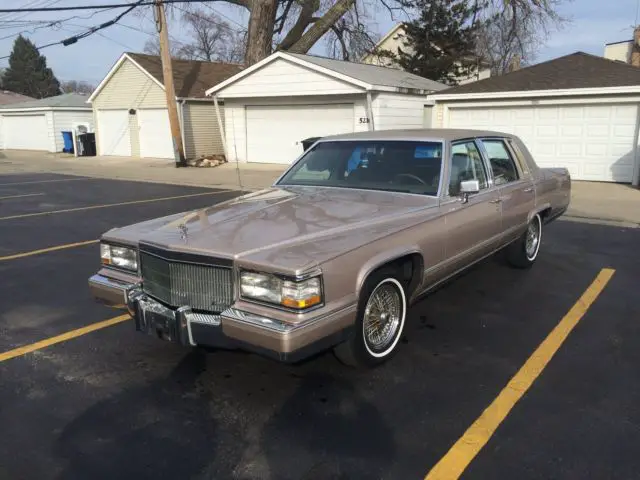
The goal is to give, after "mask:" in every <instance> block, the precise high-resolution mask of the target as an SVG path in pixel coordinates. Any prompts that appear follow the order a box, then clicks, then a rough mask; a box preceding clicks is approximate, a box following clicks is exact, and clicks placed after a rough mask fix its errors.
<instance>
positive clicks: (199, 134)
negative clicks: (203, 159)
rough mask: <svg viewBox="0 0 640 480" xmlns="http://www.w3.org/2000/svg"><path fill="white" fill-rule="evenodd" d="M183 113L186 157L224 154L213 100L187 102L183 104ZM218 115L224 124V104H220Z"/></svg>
mask: <svg viewBox="0 0 640 480" xmlns="http://www.w3.org/2000/svg"><path fill="white" fill-rule="evenodd" d="M178 105H179V104H178ZM183 115H184V117H183V132H184V147H185V155H186V157H187V158H198V157H200V156H202V155H222V154H224V148H223V146H222V135H221V132H220V129H219V127H218V119H217V117H216V110H215V107H214V105H213V102H209V101H207V102H187V103H186V104H185V105H184V111H183ZM220 115H221V117H222V122H223V125H224V121H225V120H224V118H225V107H224V105H220Z"/></svg>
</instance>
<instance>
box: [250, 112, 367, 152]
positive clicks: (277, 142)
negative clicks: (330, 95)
mask: <svg viewBox="0 0 640 480" xmlns="http://www.w3.org/2000/svg"><path fill="white" fill-rule="evenodd" d="M353 124H354V113H353V104H335V105H331V104H329V105H327V104H324V105H281V106H275V105H271V106H259V107H258V106H247V160H248V161H249V162H261V163H291V162H293V161H294V160H295V159H296V158H297V157H298V156H300V154H301V153H302V144H301V143H299V142H300V140H304V139H305V138H309V137H319V136H323V135H333V134H336V133H349V132H353Z"/></svg>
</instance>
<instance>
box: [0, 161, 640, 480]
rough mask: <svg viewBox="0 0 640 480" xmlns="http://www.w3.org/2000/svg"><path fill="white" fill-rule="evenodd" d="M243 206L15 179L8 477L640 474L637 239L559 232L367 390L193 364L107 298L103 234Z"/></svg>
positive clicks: (592, 229)
mask: <svg viewBox="0 0 640 480" xmlns="http://www.w3.org/2000/svg"><path fill="white" fill-rule="evenodd" d="M237 193H238V192H236V191H231V192H230V191H225V190H224V189H218V190H214V189H204V188H194V187H185V186H171V185H161V184H151V183H138V182H131V181H118V180H107V179H95V178H82V177H77V176H64V175H54V174H39V173H38V174H36V173H32V174H14V175H4V176H0V197H3V198H0V231H1V232H2V234H1V235H0V292H2V295H1V296H0V312H2V313H0V332H1V334H0V378H2V387H0V405H2V407H1V408H0V423H1V424H2V431H3V435H2V440H0V478H39V479H49V478H51V479H58V478H60V479H62V478H64V479H74V478H78V479H80V478H82V479H87V478H91V479H101V478H105V479H107V478H108V479H112V478H198V479H205V478H211V479H226V478H236V479H301V478H304V479H334V478H335V479H338V478H340V479H358V478H363V479H365V478H366V479H371V478H385V479H387V478H388V479H397V478H402V479H412V478H416V479H418V478H424V477H425V475H429V476H428V477H427V478H458V477H459V476H460V474H461V475H462V478H473V479H475V478H491V479H494V478H520V479H528V478H563V479H579V480H584V479H588V478H593V479H601V478H620V479H628V478H635V477H636V476H637V472H638V471H639V470H640V460H639V459H638V456H637V448H636V445H638V443H640V428H639V427H640V425H639V423H640V408H639V407H638V405H640V387H638V381H637V379H638V365H640V340H639V339H640V324H639V323H638V321H637V319H638V318H640V305H638V302H637V278H638V274H637V272H638V271H639V270H640V256H638V254H637V246H638V244H640V229H628V228H621V227H611V226H603V225H593V224H586V223H575V222H568V221H557V222H554V223H553V224H551V225H549V227H548V228H547V229H546V231H545V235H544V236H543V243H542V250H541V254H540V257H539V259H538V262H537V263H536V265H535V266H534V267H533V268H532V269H531V270H529V271H520V270H514V269H511V268H508V267H507V266H506V265H505V264H504V262H503V261H502V259H501V258H500V256H496V257H494V258H491V259H489V260H487V261H485V262H483V263H481V264H479V265H477V266H476V267H475V268H473V269H472V270H471V271H470V272H468V273H467V274H466V275H464V276H462V277H460V278H458V279H456V280H455V281H453V282H451V283H449V284H448V285H446V286H445V287H443V288H441V289H440V290H438V291H437V292H435V293H434V294H432V295H430V296H429V297H427V298H426V299H425V300H423V301H421V302H420V303H419V304H418V305H416V306H415V308H414V309H413V311H412V312H411V315H410V318H409V319H408V323H407V329H406V332H405V335H404V337H403V340H402V345H401V346H402V348H401V349H400V351H399V352H398V355H396V356H395V358H394V359H393V360H392V361H391V362H389V363H387V364H385V365H383V366H381V367H380V368H377V369H375V370H372V371H367V372H358V371H354V370H352V369H349V368H347V367H344V366H342V365H341V364H339V363H338V362H337V360H336V359H335V358H334V356H333V355H332V354H331V353H330V352H328V353H323V354H320V355H318V356H316V357H314V358H312V359H310V360H308V361H305V362H304V363H301V364H296V365H282V364H279V363H276V362H274V361H271V360H268V359H265V358H262V357H258V356H255V355H251V354H245V353H242V352H234V351H215V352H207V351H203V350H199V349H193V350H190V349H185V348H181V347H178V346H175V345H172V344H168V343H164V342H161V341H159V340H157V339H154V338H151V337H148V336H144V335H141V334H139V333H136V332H135V331H134V328H133V325H132V323H131V321H130V320H127V317H126V316H122V312H121V311H118V310H114V309H111V308H107V307H104V306H101V305H97V304H95V303H94V302H93V301H92V300H91V298H90V297H89V292H88V288H87V278H88V277H89V276H90V275H91V274H92V273H94V272H95V270H96V269H97V267H98V264H99V261H98V257H99V251H98V250H99V249H98V244H97V243H95V242H94V241H95V239H97V238H98V236H99V235H100V233H102V232H103V231H105V230H107V229H109V228H111V227H113V226H117V225H124V224H128V223H132V222H136V221H141V220H144V219H148V218H153V217H157V216H160V215H166V214H170V213H175V212H180V211H184V210H188V209H192V208H197V207H201V206H204V205H209V204H212V203H216V202H219V201H222V200H225V199H228V198H231V197H233V196H235V195H237ZM10 197H11V198H10ZM603 275H604V276H603ZM598 282H600V283H598ZM534 352H535V354H534ZM527 365H532V366H533V367H532V368H528V367H527ZM523 366H525V367H527V368H524V367H523ZM504 392H506V394H505V393H504ZM514 392H515V393H514ZM483 412H484V414H483ZM474 425H475V426H476V427H477V426H480V429H479V430H478V428H475V429H474V427H473V426H474ZM478 432H479V433H478ZM460 445H461V447H460ZM436 465H439V466H443V465H444V468H443V469H441V470H438V469H437V468H436V469H434V467H436ZM451 468H452V469H451ZM429 472H431V473H429ZM438 472H439V474H438V475H436V474H437V473H438ZM443 472H444V473H443Z"/></svg>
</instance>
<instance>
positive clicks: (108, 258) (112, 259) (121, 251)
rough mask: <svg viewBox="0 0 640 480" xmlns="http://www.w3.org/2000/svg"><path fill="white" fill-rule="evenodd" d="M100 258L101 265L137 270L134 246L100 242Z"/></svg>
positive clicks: (136, 253)
mask: <svg viewBox="0 0 640 480" xmlns="http://www.w3.org/2000/svg"><path fill="white" fill-rule="evenodd" d="M100 258H101V260H102V263H103V265H111V266H114V267H119V268H124V269H125V270H131V271H133V272H136V271H138V252H137V251H136V249H135V248H127V247H121V246H118V245H109V244H107V243H101V244H100Z"/></svg>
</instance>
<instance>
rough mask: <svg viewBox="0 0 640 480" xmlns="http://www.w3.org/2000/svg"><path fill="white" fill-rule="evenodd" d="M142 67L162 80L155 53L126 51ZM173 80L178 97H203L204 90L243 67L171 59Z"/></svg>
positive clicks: (158, 59) (157, 57)
mask: <svg viewBox="0 0 640 480" xmlns="http://www.w3.org/2000/svg"><path fill="white" fill-rule="evenodd" d="M127 55H129V57H131V58H132V59H133V60H134V61H135V62H136V63H138V64H139V65H140V66H141V67H142V68H144V69H145V70H146V71H147V72H149V73H150V74H151V75H152V76H153V77H154V78H155V79H156V80H158V81H159V82H160V83H164V82H163V76H162V61H161V60H160V57H159V56H157V55H146V54H142V53H131V52H127ZM171 64H172V67H173V82H174V85H175V90H176V97H178V98H205V97H206V95H205V92H206V90H207V89H208V88H211V86H212V85H216V84H218V83H220V82H223V81H225V80H226V79H227V78H229V77H232V76H233V75H235V74H236V73H238V72H240V70H242V69H243V66H242V65H238V64H235V63H222V62H201V61H198V60H177V59H173V60H172V62H171Z"/></svg>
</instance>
